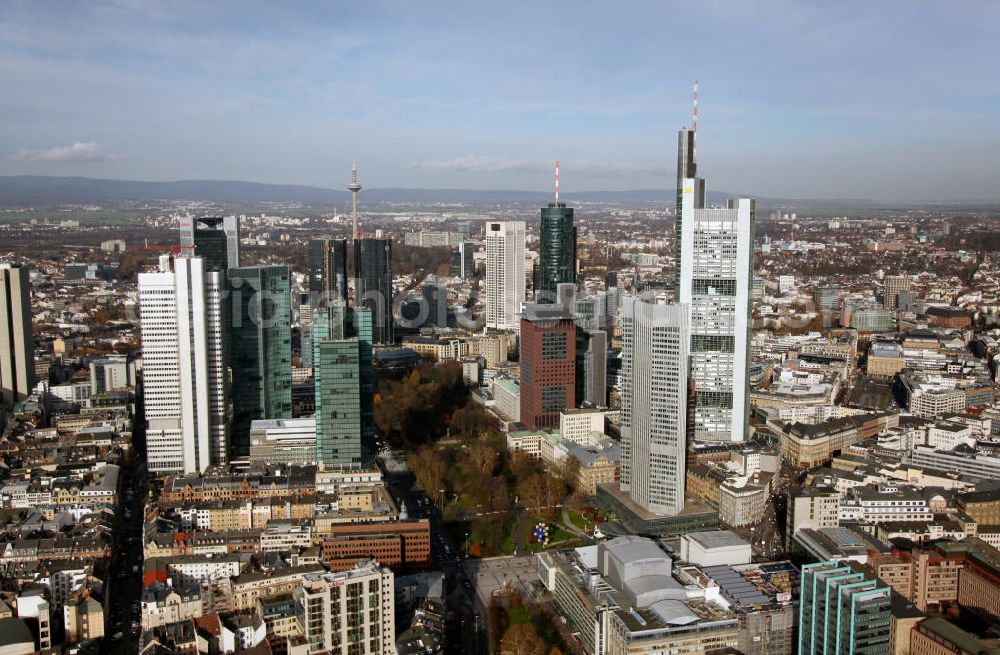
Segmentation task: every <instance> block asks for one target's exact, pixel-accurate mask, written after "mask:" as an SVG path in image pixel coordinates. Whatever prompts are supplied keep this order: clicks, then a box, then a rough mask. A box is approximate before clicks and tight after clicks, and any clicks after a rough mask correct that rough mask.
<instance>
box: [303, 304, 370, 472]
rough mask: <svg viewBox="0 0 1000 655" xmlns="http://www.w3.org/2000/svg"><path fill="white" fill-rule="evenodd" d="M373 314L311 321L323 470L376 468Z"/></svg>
mask: <svg viewBox="0 0 1000 655" xmlns="http://www.w3.org/2000/svg"><path fill="white" fill-rule="evenodd" d="M371 340H372V313H371V311H370V310H368V309H364V308H362V309H358V310H355V309H349V310H346V312H345V308H344V307H343V306H342V305H341V306H335V307H331V308H329V309H323V310H319V311H317V312H316V313H315V314H314V315H313V367H314V369H313V375H314V379H315V384H316V461H317V462H319V463H321V464H322V465H324V466H327V467H330V466H343V467H360V468H363V469H369V468H371V467H372V466H374V461H375V460H374V457H375V411H374V397H375V376H374V371H373V369H372V341H371Z"/></svg>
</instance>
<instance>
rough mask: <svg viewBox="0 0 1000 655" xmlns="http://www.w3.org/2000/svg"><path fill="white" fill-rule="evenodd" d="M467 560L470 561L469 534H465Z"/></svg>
mask: <svg viewBox="0 0 1000 655" xmlns="http://www.w3.org/2000/svg"><path fill="white" fill-rule="evenodd" d="M465 559H469V533H468V532H466V533H465Z"/></svg>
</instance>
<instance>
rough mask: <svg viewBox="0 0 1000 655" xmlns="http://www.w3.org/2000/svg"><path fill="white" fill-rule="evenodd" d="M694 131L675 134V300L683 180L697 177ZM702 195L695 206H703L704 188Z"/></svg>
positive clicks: (678, 287) (677, 281)
mask: <svg viewBox="0 0 1000 655" xmlns="http://www.w3.org/2000/svg"><path fill="white" fill-rule="evenodd" d="M694 139H695V133H694V130H689V129H687V128H686V127H685V128H684V129H682V130H680V131H678V132H677V187H676V189H677V205H676V211H675V214H674V239H675V240H676V241H675V244H674V280H675V294H674V297H675V298H679V297H680V293H681V292H680V286H681V234H683V233H684V211H683V202H682V198H683V195H684V194H683V191H684V180H686V179H688V178H695V177H698V174H697V173H698V165H697V163H696V162H695V159H694ZM701 190H702V194H701V197H700V198H697V199H696V201H695V202H696V206H697V207H703V206H704V205H705V195H704V186H702V187H701Z"/></svg>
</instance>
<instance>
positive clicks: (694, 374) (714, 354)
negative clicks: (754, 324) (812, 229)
mask: <svg viewBox="0 0 1000 655" xmlns="http://www.w3.org/2000/svg"><path fill="white" fill-rule="evenodd" d="M704 198H705V181H704V180H702V179H700V178H690V177H688V178H685V179H684V183H683V185H682V189H681V212H682V217H681V223H680V225H681V233H680V234H679V235H678V244H679V245H678V249H679V251H680V258H679V261H680V270H679V272H678V279H679V281H680V284H679V285H678V298H677V299H678V301H679V302H681V303H684V304H687V305H689V306H690V307H691V346H690V351H691V362H690V375H691V380H692V381H693V382H694V396H693V398H691V400H690V402H692V403H693V407H691V408H690V409H691V411H690V412H689V417H690V418H691V419H692V421H693V424H692V425H689V426H688V427H689V431H690V433H691V436H692V438H693V439H694V440H695V441H715V442H732V441H743V440H744V439H746V431H747V420H748V414H747V412H748V402H747V397H748V395H749V382H748V377H747V376H748V371H749V369H748V360H749V357H750V310H751V294H750V291H751V289H750V287H751V284H752V280H753V231H754V210H755V204H754V201H753V199H751V198H734V199H733V200H730V201H729V205H728V207H726V208H718V209H716V208H711V209H706V208H705V207H704Z"/></svg>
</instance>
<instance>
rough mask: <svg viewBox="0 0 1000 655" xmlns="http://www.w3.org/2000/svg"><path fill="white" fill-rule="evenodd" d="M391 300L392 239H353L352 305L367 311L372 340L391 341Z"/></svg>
mask: <svg viewBox="0 0 1000 655" xmlns="http://www.w3.org/2000/svg"><path fill="white" fill-rule="evenodd" d="M392 301H393V293H392V241H390V240H389V239H367V238H366V239H355V241H354V306H355V307H365V308H367V309H369V310H371V313H372V338H373V339H374V343H377V344H390V343H393V340H394V337H393V329H392Z"/></svg>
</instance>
